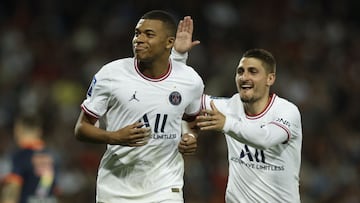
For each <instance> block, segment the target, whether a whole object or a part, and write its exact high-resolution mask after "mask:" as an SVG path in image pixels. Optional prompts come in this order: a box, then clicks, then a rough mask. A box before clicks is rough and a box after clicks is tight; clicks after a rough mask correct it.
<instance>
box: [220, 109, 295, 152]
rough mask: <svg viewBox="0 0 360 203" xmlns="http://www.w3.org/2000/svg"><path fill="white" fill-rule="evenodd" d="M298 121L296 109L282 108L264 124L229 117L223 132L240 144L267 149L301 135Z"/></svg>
mask: <svg viewBox="0 0 360 203" xmlns="http://www.w3.org/2000/svg"><path fill="white" fill-rule="evenodd" d="M285 109H287V110H286V111H285ZM299 119H300V113H299V111H298V110H297V109H294V108H284V111H278V112H277V114H276V115H275V116H274V117H273V119H272V120H271V121H270V122H268V123H265V124H261V123H257V122H249V121H247V120H246V119H243V118H240V119H236V118H233V117H230V116H229V117H227V118H226V120H225V125H224V127H223V130H224V132H225V133H227V134H228V135H229V136H231V137H233V138H234V139H236V140H238V141H240V142H242V143H245V144H248V145H250V146H253V147H256V148H259V149H267V148H270V147H272V146H275V145H278V144H281V143H285V142H287V141H288V140H289V139H290V138H291V136H294V135H299V134H301V124H300V123H299ZM292 128H293V129H292ZM299 128H300V129H299Z"/></svg>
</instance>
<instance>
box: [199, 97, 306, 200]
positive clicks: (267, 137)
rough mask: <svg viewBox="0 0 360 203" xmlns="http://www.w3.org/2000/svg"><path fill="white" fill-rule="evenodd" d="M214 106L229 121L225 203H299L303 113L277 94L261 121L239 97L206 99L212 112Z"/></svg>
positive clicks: (226, 122) (225, 129) (207, 106)
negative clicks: (249, 112)
mask: <svg viewBox="0 0 360 203" xmlns="http://www.w3.org/2000/svg"><path fill="white" fill-rule="evenodd" d="M211 100H213V101H214V103H215V106H216V108H217V109H218V110H219V111H220V112H222V113H223V114H225V115H226V121H225V125H224V129H223V130H224V132H225V134H226V142H227V146H228V159H229V178H228V184H227V189H226V202H227V203H240V202H241V203H253V202H264V203H267V202H282V203H283V202H288V203H297V202H300V195H299V170H300V163H301V145H302V129H301V116H300V113H299V110H298V108H297V107H296V106H295V105H294V104H292V103H290V102H289V101H287V100H285V99H283V98H280V97H278V96H276V95H275V94H272V96H271V100H270V102H269V104H268V106H267V107H266V109H265V110H264V111H263V112H261V113H260V114H258V115H247V114H246V113H245V112H244V108H243V104H242V102H241V100H240V95H239V94H235V95H234V96H233V97H232V98H230V99H229V98H227V99H226V98H219V97H218V98H216V97H210V96H208V95H206V96H204V103H205V104H204V106H205V107H206V108H207V109H211V107H210V101H211Z"/></svg>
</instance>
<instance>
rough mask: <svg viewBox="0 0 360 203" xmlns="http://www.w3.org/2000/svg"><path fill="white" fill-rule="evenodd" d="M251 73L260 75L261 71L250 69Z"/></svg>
mask: <svg viewBox="0 0 360 203" xmlns="http://www.w3.org/2000/svg"><path fill="white" fill-rule="evenodd" d="M249 72H250V73H251V74H256V73H258V72H259V71H258V70H257V69H256V68H250V69H249Z"/></svg>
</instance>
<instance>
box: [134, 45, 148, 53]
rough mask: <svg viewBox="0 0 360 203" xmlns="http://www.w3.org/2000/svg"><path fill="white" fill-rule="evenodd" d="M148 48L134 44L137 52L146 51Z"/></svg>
mask: <svg viewBox="0 0 360 203" xmlns="http://www.w3.org/2000/svg"><path fill="white" fill-rule="evenodd" d="M146 49H147V48H146V47H143V46H137V45H134V51H135V53H139V52H143V51H145V50H146Z"/></svg>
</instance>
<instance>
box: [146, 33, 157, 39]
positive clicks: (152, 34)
mask: <svg viewBox="0 0 360 203" xmlns="http://www.w3.org/2000/svg"><path fill="white" fill-rule="evenodd" d="M146 36H147V37H148V38H153V37H155V36H156V35H155V33H153V32H147V33H146Z"/></svg>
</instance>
